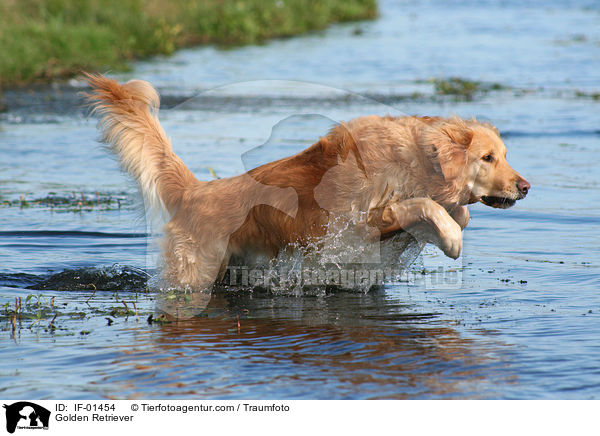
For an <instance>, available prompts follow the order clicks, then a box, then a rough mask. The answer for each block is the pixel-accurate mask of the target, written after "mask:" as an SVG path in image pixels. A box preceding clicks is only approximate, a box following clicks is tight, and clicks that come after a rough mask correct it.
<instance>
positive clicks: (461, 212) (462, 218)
mask: <svg viewBox="0 0 600 436" xmlns="http://www.w3.org/2000/svg"><path fill="white" fill-rule="evenodd" d="M448 213H449V214H450V216H451V217H452V218H453V219H454V221H456V223H457V224H458V225H459V226H460V228H461V229H463V230H464V228H465V227H467V224H469V218H470V217H471V215H470V214H469V209H467V206H456V207H454V208H452V209H450V210H449V211H448Z"/></svg>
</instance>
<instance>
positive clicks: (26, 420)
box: [3, 401, 50, 433]
mask: <svg viewBox="0 0 600 436" xmlns="http://www.w3.org/2000/svg"><path fill="white" fill-rule="evenodd" d="M3 407H4V408H5V409H6V430H7V431H8V432H9V433H14V432H15V430H16V429H17V428H19V429H44V430H47V429H48V424H49V422H50V411H49V410H48V409H45V408H44V407H42V406H38V405H37V404H35V403H30V402H28V401H19V402H18V403H13V404H11V405H6V404H5V405H4V406H3Z"/></svg>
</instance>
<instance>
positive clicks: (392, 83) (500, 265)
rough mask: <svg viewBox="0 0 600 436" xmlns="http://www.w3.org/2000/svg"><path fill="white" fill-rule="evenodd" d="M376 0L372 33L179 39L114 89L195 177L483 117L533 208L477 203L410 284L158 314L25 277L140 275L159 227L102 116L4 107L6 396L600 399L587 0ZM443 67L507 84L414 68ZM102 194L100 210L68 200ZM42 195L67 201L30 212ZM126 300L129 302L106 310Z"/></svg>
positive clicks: (1, 292)
mask: <svg viewBox="0 0 600 436" xmlns="http://www.w3.org/2000/svg"><path fill="white" fill-rule="evenodd" d="M380 4H381V17H380V18H379V19H378V20H376V21H373V22H369V23H358V24H347V25H341V26H335V27H333V28H331V29H330V30H328V31H325V32H322V33H318V34H313V35H309V36H304V37H298V38H292V39H287V40H281V41H273V42H270V43H267V44H265V45H262V46H252V47H243V48H238V49H232V50H225V51H224V50H217V49H214V48H211V47H208V48H197V49H190V50H182V51H180V52H178V53H177V54H175V55H174V56H173V57H171V58H167V59H163V58H159V59H153V60H150V61H147V62H142V63H139V64H137V65H136V67H135V69H134V71H132V72H131V73H128V74H123V75H121V76H120V78H122V79H125V78H130V77H137V78H143V79H146V80H149V81H151V82H152V83H154V84H155V85H157V86H158V87H159V88H160V90H161V91H162V93H163V95H164V96H165V98H164V102H165V103H167V106H168V107H169V108H168V109H165V110H163V111H162V112H161V120H162V122H163V125H164V127H165V130H166V131H167V132H168V134H169V136H170V137H171V139H172V141H173V144H174V147H175V149H176V151H177V152H178V154H180V156H181V157H182V158H183V160H184V161H185V162H186V163H188V164H189V166H190V167H191V168H192V170H193V171H194V172H195V173H196V174H197V175H198V177H199V178H201V179H206V180H208V179H210V178H211V175H210V172H209V169H208V168H207V167H208V166H210V167H212V168H213V169H214V170H215V171H216V173H217V174H218V175H219V176H221V177H226V176H230V175H234V174H238V173H240V172H242V171H244V169H245V168H246V169H247V168H250V167H252V166H255V165H257V164H260V163H262V162H266V161H270V160H273V159H275V158H277V157H280V156H283V155H287V154H290V153H293V152H295V151H297V150H299V149H301V148H303V147H304V146H306V145H309V144H311V143H312V142H314V141H315V139H316V138H317V137H318V136H319V135H321V134H323V133H325V131H326V130H327V127H328V126H329V125H330V123H331V120H333V121H338V120H344V119H350V118H352V117H354V116H358V115H364V114H370V113H377V114H386V113H407V114H413V113H418V114H427V115H433V114H441V115H449V114H458V115H461V116H469V117H470V116H473V115H475V116H477V117H478V118H479V117H482V118H485V119H488V120H490V121H492V122H493V123H494V124H496V125H497V126H498V128H499V129H500V131H501V133H502V134H503V137H504V139H505V143H506V145H507V147H508V149H509V154H508V158H509V162H510V163H511V164H512V165H513V167H514V168H515V169H517V170H518V171H519V172H520V173H521V174H523V175H524V176H525V177H527V179H528V180H529V181H530V182H531V184H532V186H533V188H532V190H531V192H530V194H529V195H528V197H527V198H526V199H525V200H523V201H521V202H519V203H518V204H517V205H516V206H515V207H514V208H512V209H510V210H505V211H504V210H494V209H489V208H486V207H485V206H483V205H474V206H471V207H470V210H471V215H472V220H471V222H470V224H469V227H467V229H466V231H465V233H464V252H463V255H462V256H461V258H460V259H458V260H457V261H452V260H449V259H446V258H444V256H443V255H442V254H441V253H440V252H439V251H438V250H437V249H435V248H427V249H426V250H425V252H424V253H423V255H422V256H421V257H420V258H419V259H418V260H417V261H416V263H415V265H414V267H413V269H412V270H411V271H412V272H413V273H412V274H411V275H410V276H409V277H408V278H407V280H406V281H404V282H400V283H395V284H391V285H387V286H385V287H384V288H382V289H379V290H374V291H371V292H369V293H367V294H364V293H362V292H336V293H323V294H317V295H310V296H297V295H279V294H278V295H272V294H266V293H261V292H254V293H250V292H247V291H238V292H221V293H219V294H217V295H215V296H213V298H212V299H211V301H210V304H209V306H208V307H207V311H206V316H205V317H203V318H198V319H194V320H189V321H184V322H179V323H171V324H163V323H156V322H150V323H149V322H148V321H147V317H148V315H149V314H150V313H152V312H153V309H154V305H155V296H154V295H153V294H152V293H146V292H144V290H143V289H139V291H138V292H132V291H127V290H124V289H123V288H121V289H118V288H119V286H118V284H117V285H115V286H113V289H110V290H108V291H106V290H98V291H97V292H96V293H94V291H93V288H92V287H90V286H87V287H86V285H87V284H86V283H83V286H82V287H81V289H80V290H75V291H59V290H58V289H56V290H52V289H50V290H43V291H34V290H30V289H26V288H27V287H28V286H32V285H33V286H34V287H35V285H36V284H37V283H39V282H40V281H41V280H43V279H45V278H47V277H48V276H49V275H52V274H56V273H60V272H62V271H63V270H65V269H68V270H72V269H75V272H74V273H73V276H80V275H81V274H82V273H83V272H84V271H87V269H86V268H90V267H96V268H102V267H110V266H111V265H113V264H120V265H126V266H130V267H132V268H141V269H144V270H149V271H150V272H152V270H153V269H154V268H155V266H156V248H155V246H154V245H153V243H152V238H151V237H149V236H148V234H149V233H151V232H152V231H157V227H156V225H155V224H152V225H151V224H150V222H147V221H146V220H145V219H144V218H143V214H142V213H141V210H142V208H143V206H142V205H141V200H140V199H139V196H138V194H137V191H136V188H135V186H133V184H132V183H131V182H130V181H129V180H128V179H127V177H125V176H123V175H122V174H120V173H119V171H118V169H117V165H116V163H115V162H114V160H112V159H111V158H110V157H108V156H107V155H106V154H105V153H104V151H102V150H101V148H100V147H99V146H98V144H97V143H95V142H94V139H95V138H97V136H98V135H97V132H96V130H95V121H94V120H91V119H87V118H86V117H85V115H84V114H83V113H82V112H81V111H80V110H79V109H77V110H74V109H73V108H72V107H71V105H67V104H66V103H65V106H64V107H61V105H60V102H61V101H71V100H69V99H67V98H65V99H64V100H61V98H60V97H59V98H58V100H57V101H58V102H59V103H58V104H53V105H51V106H50V105H47V104H40V105H37V106H36V105H34V106H31V107H20V108H18V109H14V110H12V111H9V112H8V113H4V114H0V116H1V118H0V123H1V124H0V201H8V202H12V203H11V204H12V205H11V206H10V207H9V206H7V205H5V206H2V207H0V305H1V304H4V303H9V307H7V308H2V311H3V312H4V311H5V310H10V305H14V299H15V297H22V300H23V302H24V301H25V300H26V298H27V296H28V295H31V294H32V293H33V294H35V295H36V297H33V298H31V299H30V300H29V301H28V305H29V306H28V307H29V311H30V312H31V313H33V314H34V317H33V318H32V319H28V320H25V319H23V320H21V324H20V326H17V328H16V329H15V331H14V332H13V330H12V326H11V323H10V321H9V320H8V319H7V317H6V316H5V317H4V318H2V324H1V325H0V327H1V329H2V331H0V350H1V351H0V352H1V356H2V359H1V361H0V396H2V397H5V398H22V397H27V398H137V397H145V398H162V397H174V398H352V399H357V398H361V399H362V398H586V399H587V398H598V397H600V367H599V366H598V362H599V361H600V345H599V341H598V339H599V338H600V297H599V295H598V290H600V249H599V247H600V233H599V231H598V228H599V224H600V190H599V189H598V188H599V181H600V177H599V171H598V169H597V162H596V159H595V156H596V151H597V149H598V147H599V143H600V130H599V126H600V102H599V101H597V100H594V99H593V98H588V97H585V96H582V95H581V93H592V92H598V91H599V90H600V80H599V77H598V73H597V71H598V66H599V65H600V27H598V25H597V23H598V20H599V18H600V10H599V9H598V5H597V4H596V3H595V2H592V1H588V2H585V1H581V2H567V1H555V2H552V3H551V4H548V2H535V3H531V2H529V3H528V5H529V6H523V5H522V2H513V1H503V2H492V1H488V2H471V1H462V2H451V3H448V2H438V1H431V2H414V1H413V2H408V3H404V2H395V1H385V0H384V1H382V2H381V3H380ZM492 18H493V19H492ZM356 29H360V30H361V31H360V32H357V31H356ZM451 76H459V77H463V78H466V79H472V80H481V81H485V82H490V83H492V82H498V83H500V84H502V85H504V86H505V87H506V88H505V89H501V90H498V91H492V92H489V93H482V94H477V95H475V96H474V98H473V99H472V100H471V101H456V100H455V99H453V98H452V97H451V96H449V97H439V96H434V97H433V98H432V94H433V92H434V89H433V86H432V84H431V83H429V82H428V81H427V79H429V78H432V77H451ZM274 80H275V81H274ZM75 85H78V84H77V83H75ZM340 90H342V91H340ZM346 91H350V93H351V94H358V95H359V96H356V95H354V96H352V95H351V96H350V97H348V96H347V95H346ZM415 92H418V93H420V95H419V96H413V93H415ZM198 93H199V95H198V96H197V97H196V98H192V99H191V100H190V99H189V98H190V97H193V96H194V95H196V94H198ZM360 95H363V96H366V97H360ZM42 100H43V99H42ZM181 102H184V103H183V104H180V103H181ZM290 117H291V118H290ZM274 126H275V129H274V130H273V131H272V129H273V127H274ZM265 142H268V144H267V145H265V146H263V147H260V148H259V149H256V147H258V146H260V145H262V144H264V143H265ZM97 191H98V192H99V193H100V194H102V195H105V196H109V197H111V198H113V199H114V201H112V202H111V203H109V205H108V206H107V207H100V205H98V204H97V205H93V204H92V206H89V207H85V203H84V205H82V206H78V205H77V201H78V199H79V198H80V197H81V195H82V193H83V195H84V197H85V199H86V201H89V202H91V203H94V201H95V199H96V198H97V197H96V192H97ZM51 192H54V193H56V194H51V195H56V196H73V198H74V200H73V207H72V208H69V209H67V208H61V207H42V206H39V205H35V204H34V203H35V201H33V200H35V199H39V198H44V197H47V196H49V193H51ZM21 195H23V196H24V199H25V201H29V205H28V207H25V205H24V207H20V206H19V205H18V204H17V203H20V200H19V198H20V196H21ZM119 204H120V207H119ZM78 209H80V210H78ZM88 209H89V210H88ZM438 267H441V268H442V269H441V270H438ZM116 268H117V269H118V268H119V267H118V266H117V267H116ZM420 272H423V274H421V273H420ZM109 274H110V273H109ZM110 286H112V285H109V287H110ZM57 288H58V287H57ZM37 295H41V303H40V305H39V306H36V304H37V303H36V302H37V301H38V297H37ZM52 298H54V300H53V301H52ZM123 300H124V301H125V304H126V305H127V307H128V310H130V309H131V313H129V312H128V313H127V314H123V313H119V312H118V311H116V310H117V309H116V308H123V307H124V305H123V303H122V301H123ZM134 302H135V304H136V305H135V311H134V310H133V303H134ZM50 305H51V306H52V307H50ZM43 308H46V309H48V310H49V313H55V312H56V311H57V310H59V309H60V315H59V316H57V317H56V319H55V320H54V321H52V316H53V315H48V314H47V313H46V312H44V311H43V310H42V309H43ZM36 310H39V311H40V313H41V314H42V316H41V318H40V319H39V320H37V319H36V318H35V313H37V312H36ZM121 310H122V309H121ZM53 311H54V312H53ZM115 311H116V312H115ZM133 312H137V316H136V315H135V314H133ZM77 314H81V315H80V316H78V315H77ZM107 318H110V319H111V320H112V321H111V325H108V324H109V321H107ZM50 324H51V327H50V328H49V327H48V326H49V325H50Z"/></svg>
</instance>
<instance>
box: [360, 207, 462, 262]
mask: <svg viewBox="0 0 600 436" xmlns="http://www.w3.org/2000/svg"><path fill="white" fill-rule="evenodd" d="M467 212H468V211H467ZM459 218H464V215H459ZM466 221H468V217H467V218H466ZM466 221H465V220H464V219H462V220H461V222H465V223H466ZM367 222H368V224H369V225H370V226H372V227H376V228H377V229H378V230H379V232H380V234H381V236H385V235H386V234H389V233H393V232H397V231H399V230H404V231H406V232H409V233H411V234H413V236H415V237H416V238H417V239H419V240H423V239H425V240H426V241H427V242H431V243H433V244H435V245H437V246H438V247H439V248H440V249H441V250H442V251H443V252H444V254H446V256H448V257H451V258H453V259H456V258H458V256H459V255H460V252H461V250H462V229H461V225H459V223H458V222H457V221H455V219H454V218H452V216H450V214H449V213H448V211H447V210H446V209H444V207H442V206H441V205H440V204H438V203H436V202H435V201H433V200H432V199H430V198H411V199H408V200H403V201H392V202H390V203H388V204H387V205H385V206H382V207H377V208H373V209H371V210H370V211H369V215H368V219H367ZM423 227H425V231H423ZM431 230H433V234H432V231H431Z"/></svg>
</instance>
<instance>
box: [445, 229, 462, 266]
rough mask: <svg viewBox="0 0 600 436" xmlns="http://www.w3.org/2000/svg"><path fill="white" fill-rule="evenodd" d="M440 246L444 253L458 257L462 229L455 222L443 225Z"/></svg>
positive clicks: (454, 257)
mask: <svg viewBox="0 0 600 436" xmlns="http://www.w3.org/2000/svg"><path fill="white" fill-rule="evenodd" d="M440 248H441V250H442V251H443V252H444V254H445V255H446V256H448V257H451V258H452V259H458V257H459V256H460V252H461V251H462V229H461V228H460V226H459V225H458V224H457V223H456V222H453V223H449V224H448V225H447V226H445V229H444V231H443V233H442V234H441V235H440Z"/></svg>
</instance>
